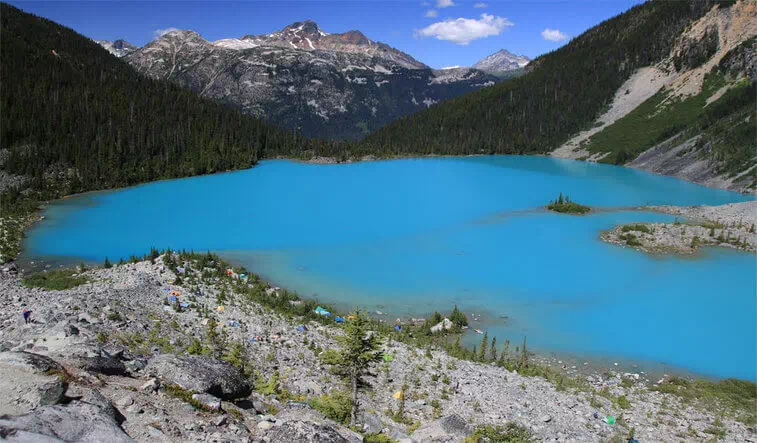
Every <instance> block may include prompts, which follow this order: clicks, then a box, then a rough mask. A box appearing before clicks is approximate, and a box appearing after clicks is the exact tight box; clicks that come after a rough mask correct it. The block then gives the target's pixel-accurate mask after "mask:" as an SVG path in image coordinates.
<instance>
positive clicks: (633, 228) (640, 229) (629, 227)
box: [620, 224, 649, 234]
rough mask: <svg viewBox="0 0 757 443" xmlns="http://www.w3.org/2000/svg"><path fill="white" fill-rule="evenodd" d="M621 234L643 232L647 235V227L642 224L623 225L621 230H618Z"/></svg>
mask: <svg viewBox="0 0 757 443" xmlns="http://www.w3.org/2000/svg"><path fill="white" fill-rule="evenodd" d="M620 230H621V231H623V232H630V231H638V232H644V233H647V234H648V233H649V227H648V226H647V225H642V224H633V225H623V227H622V228H620Z"/></svg>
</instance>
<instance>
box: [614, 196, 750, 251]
mask: <svg viewBox="0 0 757 443" xmlns="http://www.w3.org/2000/svg"><path fill="white" fill-rule="evenodd" d="M638 209H639V210H645V211H654V212H661V213H664V214H671V215H676V216H681V217H682V218H683V219H684V221H679V220H677V219H676V221H675V222H673V223H631V224H625V225H620V226H616V227H614V228H612V229H610V230H609V231H605V232H602V234H601V235H600V237H601V239H602V240H604V241H606V242H608V243H613V244H617V245H621V246H628V247H632V248H635V249H638V250H641V251H644V252H647V253H652V254H656V253H675V254H693V253H695V252H697V250H698V249H699V248H700V247H703V246H718V247H726V248H733V249H738V250H743V251H747V252H757V232H756V231H757V201H749V202H744V203H733V204H727V205H720V206H704V205H703V206H685V207H684V206H645V207H641V208H638Z"/></svg>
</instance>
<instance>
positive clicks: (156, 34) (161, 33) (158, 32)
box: [153, 27, 179, 38]
mask: <svg viewBox="0 0 757 443" xmlns="http://www.w3.org/2000/svg"><path fill="white" fill-rule="evenodd" d="M178 30H179V28H174V27H170V28H166V29H156V30H155V31H154V32H153V36H154V37H155V38H158V37H163V36H164V35H166V34H168V33H169V32H173V31H178Z"/></svg>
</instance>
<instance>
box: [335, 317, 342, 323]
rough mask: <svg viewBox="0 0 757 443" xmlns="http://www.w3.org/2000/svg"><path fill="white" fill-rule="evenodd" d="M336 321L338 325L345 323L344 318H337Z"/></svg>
mask: <svg viewBox="0 0 757 443" xmlns="http://www.w3.org/2000/svg"><path fill="white" fill-rule="evenodd" d="M334 320H335V321H336V322H337V323H344V318H342V317H337V318H335V319H334Z"/></svg>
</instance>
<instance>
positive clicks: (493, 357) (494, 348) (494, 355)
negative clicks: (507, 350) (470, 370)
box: [489, 337, 497, 361]
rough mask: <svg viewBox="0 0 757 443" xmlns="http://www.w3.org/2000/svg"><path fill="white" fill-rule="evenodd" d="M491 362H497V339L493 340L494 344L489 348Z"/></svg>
mask: <svg viewBox="0 0 757 443" xmlns="http://www.w3.org/2000/svg"><path fill="white" fill-rule="evenodd" d="M489 360H491V361H497V337H494V338H493V339H492V344H491V346H490V347H489Z"/></svg>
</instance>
